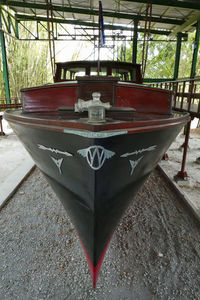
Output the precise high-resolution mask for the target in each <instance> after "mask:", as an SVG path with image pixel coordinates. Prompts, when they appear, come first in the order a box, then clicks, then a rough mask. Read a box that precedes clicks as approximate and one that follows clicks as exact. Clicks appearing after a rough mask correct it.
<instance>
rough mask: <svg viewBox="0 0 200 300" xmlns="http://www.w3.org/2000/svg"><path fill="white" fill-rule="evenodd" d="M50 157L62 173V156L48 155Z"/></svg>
mask: <svg viewBox="0 0 200 300" xmlns="http://www.w3.org/2000/svg"><path fill="white" fill-rule="evenodd" d="M50 157H51V159H52V160H53V162H54V163H55V164H56V166H57V167H58V170H59V173H60V174H62V170H61V165H62V162H63V159H64V158H60V159H57V158H55V157H53V156H50Z"/></svg>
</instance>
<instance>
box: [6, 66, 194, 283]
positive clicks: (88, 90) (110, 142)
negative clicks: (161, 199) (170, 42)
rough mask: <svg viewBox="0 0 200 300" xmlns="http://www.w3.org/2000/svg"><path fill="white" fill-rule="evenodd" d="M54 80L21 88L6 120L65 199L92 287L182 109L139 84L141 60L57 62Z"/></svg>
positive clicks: (181, 120)
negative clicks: (176, 109) (17, 107)
mask: <svg viewBox="0 0 200 300" xmlns="http://www.w3.org/2000/svg"><path fill="white" fill-rule="evenodd" d="M56 70H57V71H56V75H55V82H54V83H53V84H46V85H44V86H38V87H32V88H24V89H22V90H21V97H22V109H21V110H8V111H6V112H5V114H4V117H5V119H6V120H7V121H8V122H9V123H10V125H11V127H12V128H13V130H14V132H15V133H16V134H17V136H18V137H19V139H20V140H21V141H22V143H23V144H24V146H25V148H26V149H27V151H28V152H29V153H30V155H31V156H32V158H33V159H34V161H35V163H36V165H37V166H38V167H39V169H40V170H41V171H42V173H43V174H44V176H45V177H46V179H47V181H48V182H49V183H50V185H51V186H52V188H53V190H54V191H55V193H56V194H57V196H58V198H59V199H60V200H61V202H62V203H63V205H64V207H65V209H66V211H67V213H68V215H69V216H70V219H71V221H72V223H73V224H74V226H75V228H76V230H77V234H78V236H79V239H80V241H81V244H82V246H83V249H84V251H85V253H86V257H87V260H88V264H89V268H90V271H91V276H92V280H93V287H95V286H96V283H97V278H98V274H99V271H100V267H101V265H102V262H103V259H104V255H105V253H106V250H107V248H108V245H109V242H110V240H111V238H112V235H113V233H114V231H115V229H116V227H117V225H118V224H119V221H120V220H121V218H122V216H123V214H124V213H125V211H126V210H127V208H128V206H129V205H130V203H131V202H132V201H133V200H134V196H135V195H136V193H137V191H138V189H139V188H140V187H141V186H142V184H143V183H144V182H145V180H146V179H147V177H148V176H149V174H150V173H151V171H152V170H153V169H154V168H155V167H156V165H157V164H158V162H159V161H160V160H161V158H162V157H163V155H164V153H165V152H166V151H167V149H168V147H169V146H170V144H171V143H172V142H173V140H174V139H175V138H176V136H177V135H178V133H179V132H180V131H181V129H182V128H183V126H184V125H185V124H186V123H187V122H188V121H189V119H190V117H189V115H188V114H187V113H180V112H174V111H173V110H172V102H173V94H172V92H170V91H168V90H164V89H160V88H153V87H149V86H146V85H144V84H142V76H141V72H140V65H138V64H132V63H125V62H117V61H115V62H113V61H101V63H100V68H98V62H97V61H77V62H66V63H57V69H56Z"/></svg>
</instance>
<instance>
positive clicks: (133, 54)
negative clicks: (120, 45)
mask: <svg viewBox="0 0 200 300" xmlns="http://www.w3.org/2000/svg"><path fill="white" fill-rule="evenodd" d="M137 38H138V20H134V31H133V47H132V63H134V64H136V62H137Z"/></svg>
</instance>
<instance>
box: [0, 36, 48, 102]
mask: <svg viewBox="0 0 200 300" xmlns="http://www.w3.org/2000/svg"><path fill="white" fill-rule="evenodd" d="M23 37H25V38H30V37H29V33H28V32H26V31H24V32H23ZM5 38H6V48H7V61H8V70H9V81H10V93H11V97H17V98H20V89H21V88H24V87H29V86H36V85H42V84H45V83H47V82H49V81H52V75H51V69H50V63H49V59H50V58H49V49H48V43H47V42H39V41H19V40H17V39H14V38H12V37H10V36H9V35H5ZM0 86H1V89H0V97H1V98H4V97H5V91H4V88H3V87H4V80H3V66H2V57H1V55H0Z"/></svg>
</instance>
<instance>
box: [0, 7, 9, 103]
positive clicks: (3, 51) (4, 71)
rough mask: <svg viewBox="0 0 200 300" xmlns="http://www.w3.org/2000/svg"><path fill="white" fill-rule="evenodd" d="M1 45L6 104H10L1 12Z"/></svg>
mask: <svg viewBox="0 0 200 300" xmlns="http://www.w3.org/2000/svg"><path fill="white" fill-rule="evenodd" d="M0 43H1V55H2V61H3V75H4V86H5V93H6V102H7V103H8V104H10V103H11V101H10V86H9V76H8V64H7V57H6V43H5V37H4V32H3V31H2V21H1V11H0Z"/></svg>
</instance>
